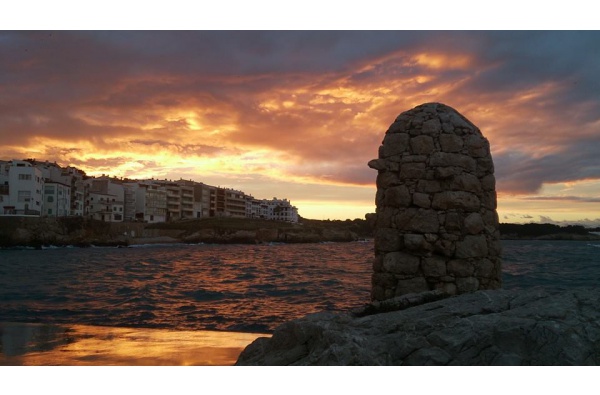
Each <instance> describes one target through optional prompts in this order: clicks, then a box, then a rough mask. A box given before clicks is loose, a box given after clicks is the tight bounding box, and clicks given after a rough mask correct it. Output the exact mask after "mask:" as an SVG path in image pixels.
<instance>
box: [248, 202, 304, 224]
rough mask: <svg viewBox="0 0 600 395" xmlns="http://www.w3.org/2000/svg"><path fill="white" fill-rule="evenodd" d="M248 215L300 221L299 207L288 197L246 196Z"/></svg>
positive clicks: (250, 216) (294, 221)
mask: <svg viewBox="0 0 600 395" xmlns="http://www.w3.org/2000/svg"><path fill="white" fill-rule="evenodd" d="M246 217H247V218H262V219H268V220H275V221H286V222H293V223H296V222H298V209H297V208H296V207H295V206H292V204H291V203H290V201H289V200H287V199H277V198H273V199H271V200H267V199H255V198H254V197H252V196H246Z"/></svg>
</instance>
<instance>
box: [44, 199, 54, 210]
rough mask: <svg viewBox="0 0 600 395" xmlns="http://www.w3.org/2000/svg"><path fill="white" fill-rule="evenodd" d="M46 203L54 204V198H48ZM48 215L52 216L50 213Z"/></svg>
mask: <svg viewBox="0 0 600 395" xmlns="http://www.w3.org/2000/svg"><path fill="white" fill-rule="evenodd" d="M46 201H47V202H48V203H52V202H54V196H48V198H47V199H46ZM48 214H50V213H48Z"/></svg>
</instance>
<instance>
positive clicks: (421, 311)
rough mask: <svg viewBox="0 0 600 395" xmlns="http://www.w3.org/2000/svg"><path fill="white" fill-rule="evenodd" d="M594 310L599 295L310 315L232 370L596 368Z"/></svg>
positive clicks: (262, 341)
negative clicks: (299, 367) (364, 313)
mask: <svg viewBox="0 0 600 395" xmlns="http://www.w3.org/2000/svg"><path fill="white" fill-rule="evenodd" d="M407 297H408V298H405V299H411V296H409V295H407ZM435 298H436V295H429V296H428V297H426V298H422V299H423V300H431V299H435ZM413 299H416V300H418V299H419V298H418V297H416V298H414V297H413ZM405 302H406V301H405ZM405 302H402V301H398V302H397V303H396V304H397V305H398V306H399V308H403V307H402V306H406V305H410V304H411V303H408V304H407V303H405ZM409 302H410V301H409ZM599 306H600V290H599V289H589V288H584V289H576V290H571V291H565V292H562V293H554V294H550V293H547V292H546V291H544V290H543V289H540V288H535V289H531V290H526V291H523V290H490V291H477V292H475V293H471V294H463V295H460V296H453V297H449V298H446V299H443V300H437V301H434V302H429V303H425V304H422V305H419V306H415V307H408V308H406V309H404V310H400V311H393V312H387V313H379V314H372V315H367V316H363V317H357V316H356V315H351V314H333V313H317V314H312V315H309V316H306V317H304V318H302V319H298V320H294V321H290V322H287V323H285V324H283V325H281V326H280V327H279V328H277V329H276V331H275V333H274V334H273V336H272V338H270V339H268V338H259V339H257V340H256V341H254V342H253V343H252V344H250V345H249V346H248V347H247V348H246V349H245V350H244V351H243V352H242V354H241V355H240V357H239V359H238V361H237V365H598V364H600V307H599ZM381 307H382V306H379V309H380V308H381ZM373 308H374V307H373V306H371V307H370V309H371V310H372V309H373ZM367 310H368V309H365V311H367ZM380 311H381V310H380Z"/></svg>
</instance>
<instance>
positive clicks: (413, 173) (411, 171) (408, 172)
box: [399, 163, 426, 180]
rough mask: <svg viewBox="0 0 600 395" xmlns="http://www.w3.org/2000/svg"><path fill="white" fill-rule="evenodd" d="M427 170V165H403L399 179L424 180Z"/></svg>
mask: <svg viewBox="0 0 600 395" xmlns="http://www.w3.org/2000/svg"><path fill="white" fill-rule="evenodd" d="M425 170H426V166H425V163H403V164H402V165H401V166H400V174H399V178H400V179H401V180H406V179H415V178H423V175H424V174H425Z"/></svg>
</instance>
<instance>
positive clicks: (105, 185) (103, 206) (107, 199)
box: [86, 177, 125, 222]
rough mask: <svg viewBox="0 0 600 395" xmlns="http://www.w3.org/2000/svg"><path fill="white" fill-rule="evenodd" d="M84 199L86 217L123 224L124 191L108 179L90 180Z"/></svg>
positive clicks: (120, 186) (119, 185)
mask: <svg viewBox="0 0 600 395" xmlns="http://www.w3.org/2000/svg"><path fill="white" fill-rule="evenodd" d="M86 182H87V183H88V184H89V192H88V196H87V198H86V206H87V216H89V217H90V218H93V219H97V220H100V221H105V222H123V219H124V217H125V189H124V188H123V185H122V184H118V183H115V182H113V180H111V179H110V178H107V177H103V178H99V179H90V180H87V181H86Z"/></svg>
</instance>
